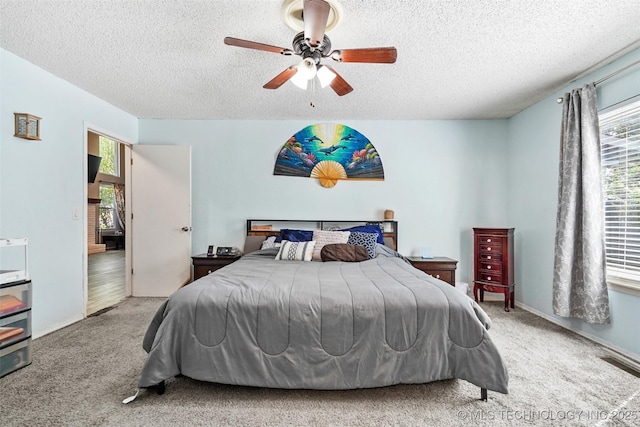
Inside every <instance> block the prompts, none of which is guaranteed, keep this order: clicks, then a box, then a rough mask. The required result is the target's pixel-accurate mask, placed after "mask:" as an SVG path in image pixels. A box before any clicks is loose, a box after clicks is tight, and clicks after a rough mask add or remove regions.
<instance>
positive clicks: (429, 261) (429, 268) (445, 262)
mask: <svg viewBox="0 0 640 427" xmlns="http://www.w3.org/2000/svg"><path fill="white" fill-rule="evenodd" d="M408 258H409V261H410V262H411V265H413V266H414V267H415V268H417V269H418V270H422V271H424V272H425V273H427V274H428V275H429V276H433V277H435V278H436V279H440V280H443V281H445V282H447V283H448V284H450V285H451V286H455V285H456V265H457V264H458V261H456V260H455V259H451V258H447V257H435V258H418V257H408Z"/></svg>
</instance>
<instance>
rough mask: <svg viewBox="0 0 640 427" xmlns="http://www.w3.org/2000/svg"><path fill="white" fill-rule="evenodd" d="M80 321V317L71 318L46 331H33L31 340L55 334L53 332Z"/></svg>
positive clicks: (81, 317)
mask: <svg viewBox="0 0 640 427" xmlns="http://www.w3.org/2000/svg"><path fill="white" fill-rule="evenodd" d="M82 319H84V317H83V316H82V315H79V316H77V317H72V318H71V319H69V320H66V321H64V322H62V323H58V324H56V325H53V326H50V327H48V328H46V329H41V330H39V331H34V332H33V333H32V334H31V338H33V339H37V338H40V337H43V336H45V335H48V334H50V333H51V332H55V331H57V330H59V329H62V328H66V327H67V326H70V325H73V324H74V323H76V322H79V321H80V320H82Z"/></svg>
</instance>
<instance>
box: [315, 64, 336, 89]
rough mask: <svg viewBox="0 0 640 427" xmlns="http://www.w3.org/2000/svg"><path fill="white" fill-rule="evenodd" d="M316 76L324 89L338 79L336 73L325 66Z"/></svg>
mask: <svg viewBox="0 0 640 427" xmlns="http://www.w3.org/2000/svg"><path fill="white" fill-rule="evenodd" d="M316 75H317V76H318V80H319V81H320V87H323V88H325V87H327V86H328V85H329V84H331V82H332V81H333V79H335V78H336V73H334V72H333V71H331V70H330V69H329V67H326V66H324V65H321V66H320V67H318V71H317V73H316Z"/></svg>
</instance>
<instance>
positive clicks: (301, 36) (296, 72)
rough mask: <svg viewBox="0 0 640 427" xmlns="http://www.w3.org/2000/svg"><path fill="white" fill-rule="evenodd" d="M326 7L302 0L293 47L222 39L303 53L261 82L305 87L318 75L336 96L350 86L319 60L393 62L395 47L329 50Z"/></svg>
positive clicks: (317, 1) (320, 0)
mask: <svg viewBox="0 0 640 427" xmlns="http://www.w3.org/2000/svg"><path fill="white" fill-rule="evenodd" d="M329 11H330V5H329V3H327V2H326V1H324V0H304V5H303V10H302V17H303V20H304V31H302V32H300V33H298V34H297V35H296V36H295V37H294V38H293V49H287V48H283V47H278V46H272V45H268V44H263V43H258V42H253V41H249V40H242V39H237V38H234V37H225V38H224V43H225V44H227V45H230V46H237V47H244V48H247V49H256V50H262V51H265V52H274V53H280V54H282V55H298V56H300V57H302V61H301V62H300V63H299V64H297V65H292V66H290V67H288V68H287V69H286V70H284V71H283V72H281V73H280V74H278V75H277V76H275V77H274V78H273V79H272V80H271V81H269V82H267V84H265V85H264V86H263V87H264V88H265V89H277V88H279V87H280V86H282V85H283V84H285V83H286V82H287V81H289V80H291V81H292V83H294V84H295V85H296V86H299V87H301V88H303V89H306V88H307V83H308V81H310V80H312V79H313V78H314V77H316V76H317V77H318V80H319V81H320V85H321V86H322V87H326V86H327V85H329V86H331V88H332V89H333V90H334V91H335V92H336V93H337V94H338V95H339V96H342V95H346V94H348V93H349V92H351V91H352V90H353V88H352V87H351V85H349V83H347V82H346V80H345V79H343V78H342V76H340V75H339V74H338V73H337V72H336V70H334V69H333V68H332V67H330V66H328V65H324V64H321V60H322V59H323V58H331V59H333V60H334V61H337V62H361V63H376V64H392V63H394V62H396V57H397V51H396V48H395V47H373V48H364V49H340V50H331V40H329V37H327V35H326V34H325V30H326V28H327V19H328V18H329Z"/></svg>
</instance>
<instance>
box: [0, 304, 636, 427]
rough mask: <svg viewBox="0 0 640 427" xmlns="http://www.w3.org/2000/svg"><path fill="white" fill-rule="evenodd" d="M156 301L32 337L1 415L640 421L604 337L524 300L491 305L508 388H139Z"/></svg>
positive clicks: (68, 419) (51, 422)
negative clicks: (485, 392) (522, 304)
mask: <svg viewBox="0 0 640 427" xmlns="http://www.w3.org/2000/svg"><path fill="white" fill-rule="evenodd" d="M161 302H162V300H161V299H155V298H129V299H127V300H125V301H124V302H122V303H120V304H119V306H118V307H116V308H114V309H113V310H110V311H107V312H105V313H103V314H101V315H99V316H95V317H89V318H87V319H85V320H83V321H81V322H78V323H76V324H74V325H71V326H69V327H67V328H64V329H62V330H60V331H56V332H54V333H52V334H49V335H47V336H45V337H42V338H39V339H37V340H34V342H33V363H32V365H30V366H28V367H26V368H24V369H22V370H20V371H17V372H15V373H13V374H10V375H8V376H6V377H4V378H1V379H0V425H2V426H55V425H65V426H67V425H70V426H92V425H105V426H182V425H188V426H195V425H207V426H215V425H242V426H282V425H294V426H343V425H348V426H374V425H375V426H380V425H395V426H435V425H443V426H454V425H474V424H477V425H492V426H502V425H563V426H564V425H603V426H604V425H616V426H623V425H629V426H631V425H640V378H637V377H636V376H634V375H632V374H630V373H628V372H626V371H624V370H622V369H620V368H618V367H616V366H613V365H612V364H610V363H607V362H605V361H603V360H602V359H601V356H605V355H608V353H607V352H606V351H605V350H604V349H603V348H602V347H600V346H599V345H597V344H595V343H593V342H591V341H589V340H587V339H584V338H582V337H580V336H578V335H575V334H573V333H569V332H567V331H565V330H564V329H562V328H560V327H558V326H555V325H553V324H551V323H549V322H547V321H546V320H544V319H541V318H539V317H537V316H535V315H533V314H531V313H528V312H526V311H524V310H521V309H517V308H516V309H515V310H513V311H511V312H510V313H505V312H504V311H502V303H501V302H495V303H494V302H491V303H483V307H484V308H485V310H487V312H488V313H489V314H490V315H491V317H492V320H493V327H492V329H491V330H490V334H491V336H492V338H493V339H494V341H495V342H496V344H497V346H498V348H499V349H500V350H501V352H502V355H503V358H504V359H505V361H506V364H507V366H508V368H509V374H510V384H509V391H510V392H509V394H508V395H502V394H499V393H494V392H489V401H488V402H482V401H480V400H479V397H480V391H479V389H478V387H476V386H473V385H471V384H469V383H467V382H465V381H462V380H450V381H440V382H436V383H430V384H422V385H400V386H393V387H385V388H378V389H370V390H350V391H311V390H301V391H297V390H274V389H260V388H251V387H236V386H227V385H220V384H211V383H203V382H199V381H194V380H191V379H188V378H184V377H180V378H176V379H173V380H170V381H168V382H167V390H166V393H165V394H164V395H162V396H158V395H156V394H153V393H149V392H143V393H142V394H141V395H140V396H139V397H138V398H137V399H136V400H135V401H134V402H132V403H130V404H128V405H123V404H122V403H121V402H122V400H123V399H124V398H125V397H127V396H130V395H132V394H133V393H134V391H135V387H136V380H137V376H138V374H139V372H140V369H141V367H142V364H143V362H144V359H145V352H144V351H143V350H142V348H141V343H142V337H143V335H144V332H145V330H146V327H147V325H148V323H149V321H150V320H151V317H152V315H153V313H154V312H155V310H156V309H157V308H158V307H159V306H160V304H161Z"/></svg>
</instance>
